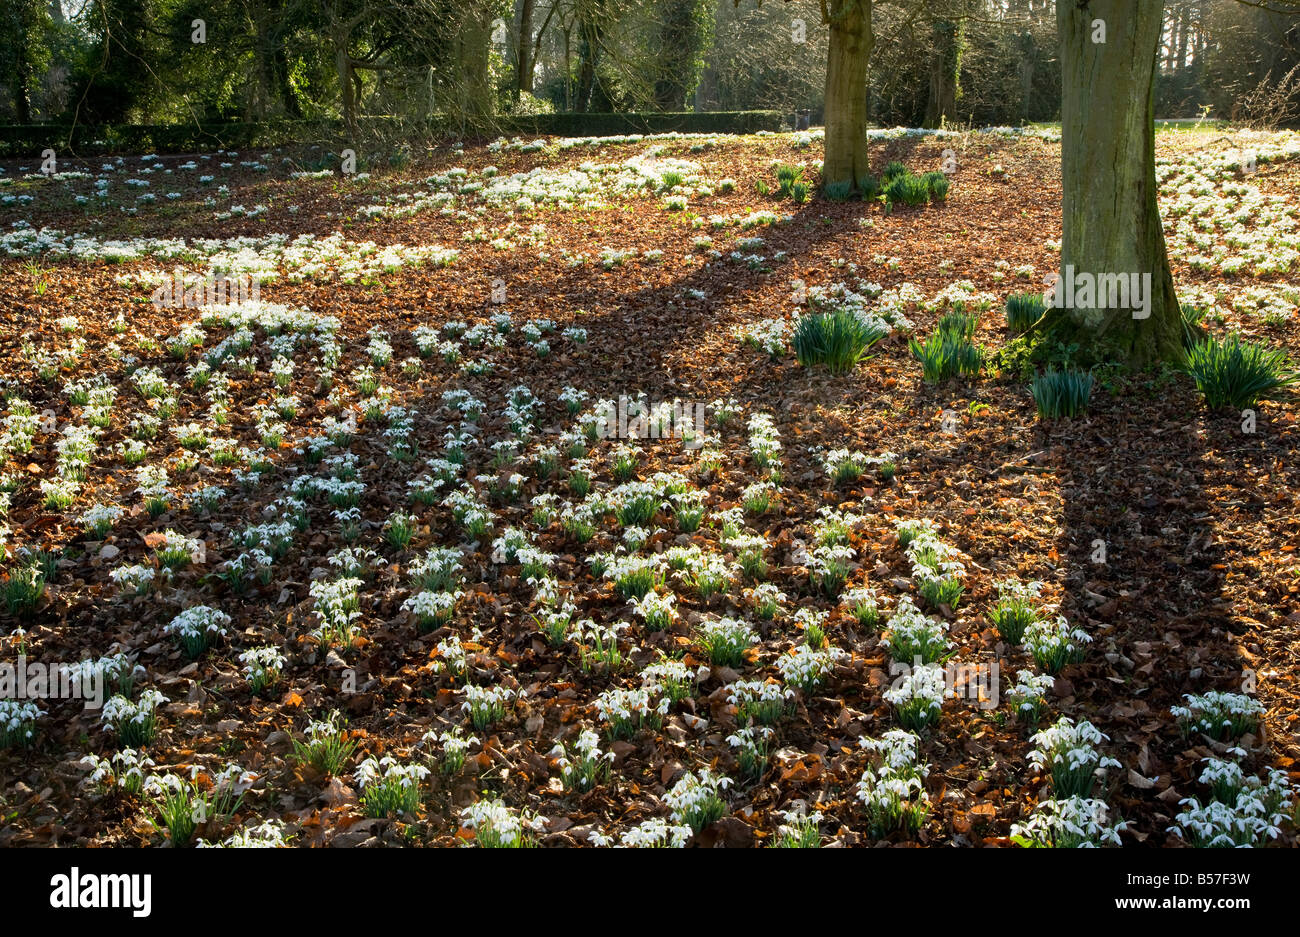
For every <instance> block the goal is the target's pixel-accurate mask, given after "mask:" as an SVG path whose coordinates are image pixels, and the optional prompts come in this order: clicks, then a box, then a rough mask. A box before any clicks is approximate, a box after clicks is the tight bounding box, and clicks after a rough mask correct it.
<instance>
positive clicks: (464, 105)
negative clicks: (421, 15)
mask: <svg viewBox="0 0 1300 937" xmlns="http://www.w3.org/2000/svg"><path fill="white" fill-rule="evenodd" d="M463 17H464V18H463V20H462V21H461V24H460V33H459V36H458V38H457V49H456V53H457V54H456V69H457V74H456V86H457V91H458V97H459V106H460V112H461V116H462V117H464V118H467V119H469V120H471V121H477V120H479V119H481V118H484V117H488V116H490V115H491V113H492V83H491V80H490V78H489V76H488V53H489V49H490V46H491V44H492V7H491V5H490V4H487V3H477V4H471V5H469V8H468V9H466V10H465V11H464V13H463Z"/></svg>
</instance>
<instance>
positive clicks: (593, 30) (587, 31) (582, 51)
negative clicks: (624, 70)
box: [573, 17, 604, 114]
mask: <svg viewBox="0 0 1300 937" xmlns="http://www.w3.org/2000/svg"><path fill="white" fill-rule="evenodd" d="M603 31H604V30H603V29H602V28H601V24H600V22H598V21H597V20H596V19H595V18H594V17H591V18H584V19H580V20H579V21H578V39H579V43H578V88H577V95H576V98H575V100H574V102H573V109H574V110H575V111H577V112H578V113H579V114H585V113H586V112H587V108H588V106H589V105H590V104H591V91H592V89H593V88H594V87H595V86H596V62H597V60H598V59H599V58H600V40H601V34H602V33H603Z"/></svg>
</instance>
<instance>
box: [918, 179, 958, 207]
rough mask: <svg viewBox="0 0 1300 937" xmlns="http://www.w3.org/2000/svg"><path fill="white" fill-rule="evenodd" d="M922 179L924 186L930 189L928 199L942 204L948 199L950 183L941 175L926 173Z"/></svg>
mask: <svg viewBox="0 0 1300 937" xmlns="http://www.w3.org/2000/svg"><path fill="white" fill-rule="evenodd" d="M922 178H924V179H925V184H926V186H927V187H928V188H929V189H930V197H931V198H933V199H934V200H935V201H936V202H942V201H944V200H945V199H946V198H947V197H948V189H949V188H950V187H951V186H952V183H951V182H950V181H949V180H948V177H947V176H945V175H944V174H943V173H941V172H927V173H926V174H925V175H924V176H923V177H922Z"/></svg>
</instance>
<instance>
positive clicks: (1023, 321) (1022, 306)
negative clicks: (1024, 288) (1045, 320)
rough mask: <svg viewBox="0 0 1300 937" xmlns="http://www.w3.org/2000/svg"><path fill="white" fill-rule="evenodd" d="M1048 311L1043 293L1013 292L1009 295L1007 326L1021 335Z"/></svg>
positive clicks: (1014, 333) (1013, 332)
mask: <svg viewBox="0 0 1300 937" xmlns="http://www.w3.org/2000/svg"><path fill="white" fill-rule="evenodd" d="M1046 311H1047V304H1046V303H1044V302H1043V297H1042V294H1041V293H1013V294H1012V295H1010V296H1008V297H1007V327H1008V328H1010V329H1011V334H1013V335H1019V334H1020V333H1021V332H1023V331H1025V330H1026V329H1028V328H1029V327H1030V326H1031V325H1033V324H1034V323H1035V322H1037V321H1038V320H1039V319H1041V318H1042V316H1043V313H1044V312H1046Z"/></svg>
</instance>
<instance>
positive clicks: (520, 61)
mask: <svg viewBox="0 0 1300 937" xmlns="http://www.w3.org/2000/svg"><path fill="white" fill-rule="evenodd" d="M536 6H537V0H522V3H521V4H520V6H519V37H518V38H519V41H518V44H517V45H516V47H515V99H516V100H517V99H518V98H519V95H520V94H524V93H527V94H532V93H533V10H534V9H535V8H536Z"/></svg>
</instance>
